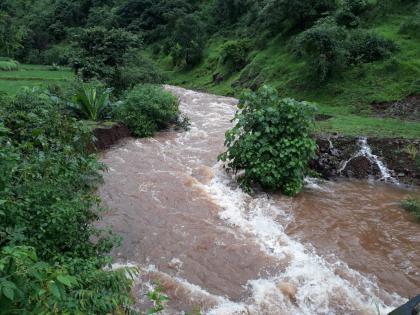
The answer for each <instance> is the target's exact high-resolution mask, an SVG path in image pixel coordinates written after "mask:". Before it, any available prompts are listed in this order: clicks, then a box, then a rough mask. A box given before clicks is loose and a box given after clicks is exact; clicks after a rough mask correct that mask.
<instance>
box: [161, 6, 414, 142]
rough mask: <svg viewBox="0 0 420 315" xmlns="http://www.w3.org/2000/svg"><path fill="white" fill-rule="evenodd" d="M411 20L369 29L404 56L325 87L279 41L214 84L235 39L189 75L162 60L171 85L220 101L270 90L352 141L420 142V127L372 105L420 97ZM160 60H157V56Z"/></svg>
mask: <svg viewBox="0 0 420 315" xmlns="http://www.w3.org/2000/svg"><path fill="white" fill-rule="evenodd" d="M408 18H410V12H409V10H408V9H407V8H402V9H401V8H400V10H398V9H396V10H395V12H394V13H393V14H388V15H386V16H385V17H379V18H377V20H375V21H374V22H373V23H372V25H370V26H369V28H370V29H371V30H373V31H375V32H377V33H379V34H381V35H383V36H385V37H387V38H390V39H392V40H393V41H394V42H395V43H396V44H397V45H398V47H399V51H398V52H397V53H396V54H395V55H394V56H392V57H391V58H390V59H388V60H385V61H378V62H374V63H369V64H363V65H359V66H356V67H353V68H351V69H349V70H346V71H345V72H344V73H342V74H340V75H335V76H334V77H333V78H332V79H331V80H329V81H328V82H327V83H325V84H323V85H321V86H320V85H317V84H313V82H312V83H311V79H309V77H308V73H307V70H306V67H305V63H304V62H303V61H302V60H300V59H298V58H296V57H294V56H293V55H292V54H291V53H290V49H289V47H288V46H287V43H285V41H284V39H282V38H280V37H278V38H274V39H272V40H270V41H269V42H267V43H266V45H265V47H264V48H262V49H260V50H255V51H252V52H251V53H250V58H249V59H250V62H249V64H248V65H247V67H246V68H244V69H243V70H242V71H241V72H239V73H234V74H231V75H230V76H225V77H224V80H223V81H222V82H220V83H219V84H216V83H213V74H215V73H223V68H220V65H219V63H218V59H219V56H220V52H221V47H222V45H223V43H224V42H225V41H226V40H228V39H231V38H226V37H214V38H212V39H211V40H210V42H209V44H208V45H207V47H206V49H205V52H204V58H203V62H202V63H201V64H200V65H198V66H197V67H195V68H193V69H190V70H177V69H175V70H174V69H173V67H172V63H171V59H170V57H158V58H157V62H158V64H160V66H161V67H162V68H163V69H164V70H165V71H166V73H167V74H168V76H169V78H170V83H171V84H174V85H181V86H185V87H188V88H193V89H199V90H205V91H209V92H212V93H216V94H221V95H236V94H237V91H236V90H235V88H234V86H235V85H237V83H238V82H242V83H243V82H245V85H246V84H248V85H249V86H250V85H252V84H253V83H254V82H256V83H261V82H263V83H265V84H270V85H272V86H274V87H275V88H277V89H278V91H279V92H280V93H281V95H282V96H285V97H293V98H296V99H298V100H307V101H311V102H315V103H317V104H318V109H319V112H320V113H321V114H328V115H331V116H333V117H332V118H331V119H330V120H327V121H322V122H319V123H318V124H317V129H318V130H320V131H325V132H338V133H342V134H349V135H366V136H379V137H385V136H386V137H387V136H399V137H405V138H420V123H419V122H406V121H401V120H398V119H391V118H389V119H382V118H375V117H373V115H372V109H371V106H370V104H372V103H373V102H385V101H397V100H401V99H404V98H405V97H407V96H409V95H413V94H420V44H419V40H418V39H417V38H411V37H410V36H408V35H402V34H401V33H400V32H399V30H400V26H401V24H402V23H403V22H404V21H405V20H406V19H408ZM155 59H156V56H155Z"/></svg>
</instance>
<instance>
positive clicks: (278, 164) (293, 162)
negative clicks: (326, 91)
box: [219, 86, 316, 195]
mask: <svg viewBox="0 0 420 315" xmlns="http://www.w3.org/2000/svg"><path fill="white" fill-rule="evenodd" d="M239 108H240V110H239V111H238V112H237V114H236V116H235V119H236V121H237V123H236V125H235V127H233V129H231V130H229V131H228V132H227V133H226V142H225V145H226V146H227V148H228V149H227V151H226V152H225V153H223V154H221V155H220V156H219V159H220V160H222V161H225V162H227V167H228V169H229V170H232V171H234V172H237V171H240V170H244V171H245V173H244V175H243V177H242V178H241V179H240V182H241V184H242V186H243V187H249V186H250V184H251V183H252V182H257V183H259V184H261V185H262V186H263V187H265V188H268V189H281V190H282V191H283V192H284V193H285V194H287V195H295V194H297V193H298V192H299V191H300V190H301V189H302V188H303V182H304V176H305V174H306V171H307V169H308V162H309V159H310V158H311V157H312V156H313V155H314V153H315V149H316V144H315V141H314V140H313V139H312V138H311V137H310V133H311V131H312V127H313V123H314V114H315V107H314V106H313V105H311V104H309V103H306V102H298V101H295V100H293V99H280V98H279V95H278V93H277V91H276V90H274V89H273V88H270V87H267V86H264V87H262V88H261V89H260V90H259V91H258V92H257V93H253V92H246V93H245V94H244V95H243V96H242V97H241V100H240V103H239Z"/></svg>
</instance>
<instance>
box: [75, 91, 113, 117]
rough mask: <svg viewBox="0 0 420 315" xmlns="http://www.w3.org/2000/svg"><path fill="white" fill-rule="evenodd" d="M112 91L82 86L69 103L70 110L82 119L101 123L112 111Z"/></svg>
mask: <svg viewBox="0 0 420 315" xmlns="http://www.w3.org/2000/svg"><path fill="white" fill-rule="evenodd" d="M110 95H111V90H110V89H105V88H100V87H92V86H90V87H89V86H86V85H84V86H81V87H80V88H79V90H78V91H77V92H76V94H75V95H74V96H73V98H72V102H70V103H69V106H70V110H71V111H72V112H73V113H74V114H75V115H76V116H77V117H78V118H81V119H86V120H92V121H100V120H103V119H105V118H106V117H107V115H108V114H109V113H110V111H111V101H110Z"/></svg>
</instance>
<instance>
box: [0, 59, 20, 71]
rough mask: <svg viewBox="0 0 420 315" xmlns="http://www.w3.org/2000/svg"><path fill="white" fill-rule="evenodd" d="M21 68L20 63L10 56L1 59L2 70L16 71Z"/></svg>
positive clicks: (0, 68) (0, 67)
mask: <svg viewBox="0 0 420 315" xmlns="http://www.w3.org/2000/svg"><path fill="white" fill-rule="evenodd" d="M18 69H19V63H18V62H17V61H15V60H12V59H8V58H1V59H0V71H15V70H18Z"/></svg>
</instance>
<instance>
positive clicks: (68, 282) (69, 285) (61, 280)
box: [57, 275, 75, 287]
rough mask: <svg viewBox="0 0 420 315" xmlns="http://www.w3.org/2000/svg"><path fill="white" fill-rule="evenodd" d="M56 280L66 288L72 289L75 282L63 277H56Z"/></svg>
mask: <svg viewBox="0 0 420 315" xmlns="http://www.w3.org/2000/svg"><path fill="white" fill-rule="evenodd" d="M57 280H58V281H59V282H61V283H62V284H64V285H65V286H66V287H72V286H73V283H74V282H75V279H74V277H71V276H64V275H59V276H57Z"/></svg>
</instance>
